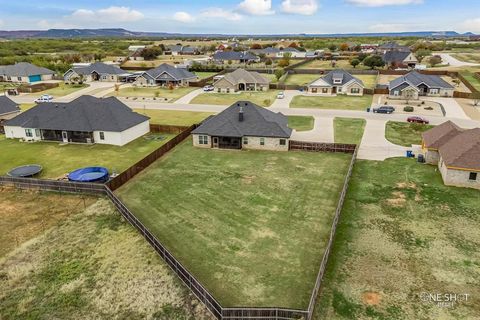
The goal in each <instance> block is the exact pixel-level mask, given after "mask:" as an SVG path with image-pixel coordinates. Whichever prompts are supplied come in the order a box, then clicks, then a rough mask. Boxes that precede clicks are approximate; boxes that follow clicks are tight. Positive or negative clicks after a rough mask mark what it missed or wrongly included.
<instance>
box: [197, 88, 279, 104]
mask: <svg viewBox="0 0 480 320" xmlns="http://www.w3.org/2000/svg"><path fill="white" fill-rule="evenodd" d="M278 92H280V91H278V90H268V91H258V92H242V93H202V94H200V95H198V96H196V97H195V98H193V100H192V101H191V102H190V103H192V104H214V105H228V106H229V105H232V104H234V103H235V102H237V101H250V102H253V103H255V104H257V105H259V106H262V107H269V106H270V105H271V104H272V103H273V102H274V101H275V99H276V98H277V94H278Z"/></svg>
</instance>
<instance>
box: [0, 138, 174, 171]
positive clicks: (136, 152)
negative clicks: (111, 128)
mask: <svg viewBox="0 0 480 320" xmlns="http://www.w3.org/2000/svg"><path fill="white" fill-rule="evenodd" d="M156 136H162V137H165V139H163V140H149V139H145V138H144V137H140V138H138V139H137V140H135V141H132V142H130V143H129V144H127V145H125V146H123V147H118V146H109V145H99V144H95V145H81V144H68V145H60V144H59V143H56V142H31V143H28V142H19V141H18V140H16V139H6V138H5V136H4V135H0V150H2V151H1V152H0V175H4V174H6V173H7V172H8V171H10V170H11V169H13V168H15V167H18V166H22V165H27V164H39V165H41V166H42V167H43V171H42V173H41V175H40V177H41V178H58V177H61V176H63V175H64V174H66V173H69V172H71V171H73V170H75V169H78V168H82V167H85V166H103V167H106V168H108V169H109V171H110V172H117V173H119V172H122V171H123V170H125V169H127V168H128V167H130V166H131V165H133V164H134V163H135V162H137V161H140V160H141V159H142V158H143V157H145V156H146V155H147V154H149V153H150V152H152V151H153V150H155V149H157V148H159V147H160V146H161V145H163V144H164V143H166V142H167V141H168V140H169V139H171V138H172V137H173V135H171V134H158V135H156Z"/></svg>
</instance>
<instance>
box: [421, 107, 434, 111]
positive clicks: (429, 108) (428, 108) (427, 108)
mask: <svg viewBox="0 0 480 320" xmlns="http://www.w3.org/2000/svg"><path fill="white" fill-rule="evenodd" d="M423 109H425V110H433V108H432V107H425V108H423Z"/></svg>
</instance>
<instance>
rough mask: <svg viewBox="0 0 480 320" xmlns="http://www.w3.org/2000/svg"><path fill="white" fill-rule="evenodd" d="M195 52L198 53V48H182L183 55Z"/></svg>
mask: <svg viewBox="0 0 480 320" xmlns="http://www.w3.org/2000/svg"><path fill="white" fill-rule="evenodd" d="M197 51H198V48H196V47H182V52H183V53H195V52H197Z"/></svg>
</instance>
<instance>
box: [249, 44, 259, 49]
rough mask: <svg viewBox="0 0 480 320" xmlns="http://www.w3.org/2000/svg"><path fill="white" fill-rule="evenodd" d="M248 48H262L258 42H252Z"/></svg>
mask: <svg viewBox="0 0 480 320" xmlns="http://www.w3.org/2000/svg"><path fill="white" fill-rule="evenodd" d="M250 49H253V50H258V49H262V45H261V44H259V43H254V44H252V45H251V46H250Z"/></svg>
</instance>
